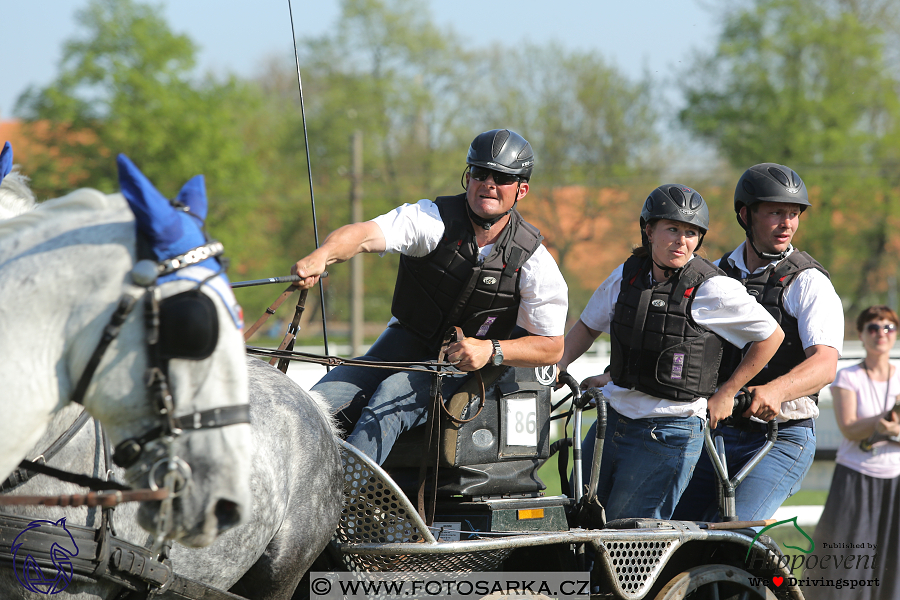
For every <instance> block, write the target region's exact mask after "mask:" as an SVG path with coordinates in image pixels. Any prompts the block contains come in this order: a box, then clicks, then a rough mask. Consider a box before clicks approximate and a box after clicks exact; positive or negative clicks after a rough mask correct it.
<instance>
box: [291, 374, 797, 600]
mask: <svg viewBox="0 0 900 600" xmlns="http://www.w3.org/2000/svg"><path fill="white" fill-rule="evenodd" d="M548 371H550V372H548ZM481 373H482V376H483V382H482V381H480V378H478V379H476V378H472V379H471V380H470V381H469V382H468V383H467V384H464V386H463V387H462V388H461V389H460V391H459V392H457V393H456V394H455V395H454V396H453V397H452V398H449V399H447V401H446V403H445V405H446V411H444V410H443V409H433V410H432V414H431V415H430V417H429V424H428V425H423V426H421V427H418V428H416V429H414V430H412V431H409V432H407V433H405V434H403V435H401V437H400V438H399V440H398V442H397V443H396V445H395V446H394V449H393V451H392V453H391V455H390V456H389V457H388V459H387V461H386V462H385V464H384V466H383V467H381V466H379V465H378V464H376V463H375V462H374V461H372V460H371V459H370V458H368V457H367V456H365V455H363V454H362V453H360V452H359V451H357V450H356V449H355V448H353V447H352V446H350V445H349V444H346V443H342V460H343V464H344V503H345V504H344V507H343V511H342V514H341V519H340V524H339V526H338V529H337V532H336V533H335V536H334V538H333V540H332V542H331V543H330V544H329V546H328V547H327V548H326V550H325V552H323V554H322V555H320V557H319V558H318V559H317V560H316V562H315V563H314V565H313V567H312V568H311V569H310V572H321V571H355V572H392V573H398V572H406V573H423V572H485V571H517V572H522V571H528V572H535V573H542V572H548V571H569V572H571V571H584V570H585V569H587V568H588V566H589V565H590V561H589V560H588V561H586V559H585V554H586V552H587V555H588V556H591V555H592V556H593V565H594V566H593V571H592V585H593V592H592V597H601V598H622V599H629V600H638V599H642V598H650V599H654V598H655V599H659V600H672V599H675V598H686V597H693V598H723V599H724V598H736V599H737V598H740V599H750V598H776V597H777V598H802V597H803V596H802V593H801V592H800V590H799V588H797V587H796V586H791V585H790V577H791V573H790V571H789V570H788V569H785V568H783V567H780V566H779V565H778V561H777V560H773V556H780V555H781V552H780V550H779V549H778V547H777V545H776V544H775V543H774V542H773V541H772V540H771V539H769V538H768V537H767V536H764V535H763V536H759V538H758V539H754V538H755V537H756V531H755V530H753V529H750V527H751V526H752V525H754V524H750V523H741V522H734V521H735V520H736V517H735V516H734V514H735V512H734V488H735V486H736V485H737V484H739V483H740V481H742V480H743V479H744V477H745V476H746V474H747V473H748V472H749V471H750V469H752V468H753V467H754V466H755V464H757V463H758V461H759V460H760V459H761V458H762V456H763V455H764V454H765V453H766V452H768V450H769V448H770V447H771V445H772V442H774V440H775V437H776V436H777V426H776V425H775V423H774V421H773V422H772V424H770V430H769V443H768V444H766V445H765V446H764V447H763V449H761V450H760V453H759V455H758V456H757V457H756V458H755V459H754V460H752V461H750V463H749V464H748V465H747V466H746V467H745V468H744V469H743V470H742V471H741V472H740V473H738V474H736V475H735V476H733V477H732V478H730V479H729V477H728V473H727V466H726V465H725V463H724V453H723V452H722V451H721V450H720V451H719V452H716V444H715V442H714V438H713V436H711V435H710V431H709V429H708V428H707V429H706V430H705V431H706V433H705V435H706V440H705V442H706V448H707V451H708V452H710V454H711V456H713V462H714V464H715V465H716V468H717V472H718V474H719V479H720V482H721V489H720V493H719V501H720V502H719V504H720V506H721V510H722V514H723V515H726V516H725V521H726V522H723V523H695V522H685V521H658V520H649V519H622V520H618V521H614V522H608V523H607V522H604V521H605V519H604V517H603V514H602V507H600V506H599V503H598V502H597V501H596V498H595V497H593V496H592V494H591V492H588V494H587V495H582V494H581V493H580V491H581V490H582V489H583V486H582V482H581V481H580V479H581V477H580V473H581V468H580V467H581V465H580V462H581V449H580V440H581V436H582V431H581V429H582V426H581V425H582V416H583V411H584V410H585V409H587V408H588V404H589V403H590V401H591V400H593V401H594V402H595V403H596V405H597V412H598V420H600V424H599V425H600V426H599V427H598V428H597V431H598V432H599V433H598V440H597V444H596V450H595V455H594V456H593V457H589V458H590V459H591V460H592V469H591V479H592V482H591V484H590V485H589V486H588V488H587V489H588V490H595V489H596V478H597V475H598V472H599V465H600V457H601V454H602V447H603V439H602V436H603V432H604V430H605V428H604V427H603V424H604V423H605V410H606V407H605V399H604V398H603V396H602V394H600V393H599V390H596V389H592V390H589V391H588V392H586V393H585V394H584V395H582V394H581V393H580V392H579V389H578V384H577V382H576V381H575V380H574V379H573V378H571V376H568V375H567V374H565V373H564V374H563V375H562V377H563V379H564V381H565V383H566V384H567V385H568V387H569V388H570V389H571V393H570V394H569V395H568V396H567V397H566V398H565V399H564V400H563V401H560V402H559V403H557V405H556V406H551V390H552V387H551V384H552V383H553V379H554V377H553V375H555V373H552V369H546V368H545V369H541V368H538V369H530V368H516V367H503V366H501V367H486V368H485V369H482V371H481ZM482 385H483V387H482ZM482 390H483V391H482ZM570 398H571V400H572V404H571V408H570V409H569V410H568V412H567V411H565V410H562V411H561V410H560V407H561V405H563V404H564V402H565V401H566V400H568V399H570ZM745 398H746V397H744V398H741V399H740V400H736V407H735V411H734V415H740V414H742V413H743V412H744V411H745V410H746V408H747V404H746V402H748V399H745ZM738 405H740V406H738ZM554 411H556V412H559V413H560V414H557V415H552V414H551V413H553V412H554ZM442 413H443V418H437V417H438V415H441V414H442ZM569 414H570V415H571V418H572V420H573V423H574V431H573V433H572V437H565V438H564V439H562V440H559V441H557V442H554V443H552V444H551V440H550V437H551V427H550V425H551V420H553V419H557V418H561V417H565V416H569ZM732 418H738V417H737V416H735V417H732ZM429 428H431V429H433V430H436V431H439V432H440V435H439V436H435V439H436V440H437V443H431V444H429ZM573 445H574V451H573V456H574V462H575V465H574V470H573V473H574V479H575V481H574V488H575V490H574V493H573V494H571V495H559V496H546V495H545V493H544V492H545V489H546V487H545V485H544V484H543V482H542V481H541V479H540V477H539V476H538V473H537V471H538V468H539V467H540V466H541V465H543V464H544V463H545V462H546V461H547V460H548V459H549V458H550V457H551V455H552V454H553V453H556V452H558V451H560V450H562V453H563V455H567V454H568V447H569V446H573ZM422 457H425V459H424V461H423V459H422ZM423 465H427V467H426V468H425V469H424V470H423ZM561 470H562V469H561ZM423 472H424V473H426V476H424V477H423V476H422V474H423ZM563 487H564V489H565V487H567V486H566V485H565V483H564V484H563ZM729 521H732V522H729ZM759 524H760V523H755V525H759ZM586 565H588V566H586ZM308 579H309V576H307V578H306V580H308ZM755 580H765V582H766V585H754V583H756V581H755ZM775 582H778V583H779V585H776V583H775ZM304 585H305V582H304V583H301V588H303V587H304ZM307 590H308V588H305V589H298V594H299V593H300V592H301V591H307Z"/></svg>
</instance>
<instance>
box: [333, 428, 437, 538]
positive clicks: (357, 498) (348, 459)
mask: <svg viewBox="0 0 900 600" xmlns="http://www.w3.org/2000/svg"><path fill="white" fill-rule="evenodd" d="M341 453H342V455H343V460H344V508H343V510H342V511H341V522H340V525H338V532H337V535H338V539H339V540H340V541H341V542H342V543H351V544H373V543H374V544H379V543H381V544H392V543H399V542H414V543H415V542H422V541H427V542H434V537H433V536H432V535H431V533H430V532H429V531H428V528H427V527H426V526H425V523H424V522H423V521H422V519H421V518H420V517H419V515H418V513H417V512H416V510H415V509H414V508H413V507H412V505H411V504H410V502H409V500H407V498H406V496H405V495H404V494H403V492H401V491H400V490H399V489H398V488H397V487H396V485H394V483H393V482H392V481H391V480H390V478H389V477H388V476H387V475H386V474H385V473H384V471H382V470H381V469H380V468H378V466H377V465H375V464H374V463H372V462H371V461H368V460H367V459H366V457H365V456H363V455H362V454H360V453H359V451H358V450H356V448H353V447H352V446H349V445H347V444H346V443H345V444H344V445H343V448H342V452H341Z"/></svg>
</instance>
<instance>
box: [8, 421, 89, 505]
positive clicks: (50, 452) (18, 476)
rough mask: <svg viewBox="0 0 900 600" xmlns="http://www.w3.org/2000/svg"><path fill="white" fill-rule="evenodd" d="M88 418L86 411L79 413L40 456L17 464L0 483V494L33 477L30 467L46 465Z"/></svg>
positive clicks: (32, 470) (33, 471) (34, 471)
mask: <svg viewBox="0 0 900 600" xmlns="http://www.w3.org/2000/svg"><path fill="white" fill-rule="evenodd" d="M90 418H91V416H90V415H89V414H88V413H87V412H86V411H81V414H80V415H78V418H77V419H75V421H73V422H72V424H71V425H69V428H68V429H66V431H65V432H63V434H62V435H60V436H59V437H58V438H56V441H54V442H53V443H52V444H50V446H49V447H48V448H47V449H46V450H45V451H44V452H43V453H42V454H41V455H39V456H38V457H36V458H35V459H34V460H33V461H30V460H29V461H24V460H23V461H22V462H21V463H19V467H18V468H17V469H16V470H15V471H13V472H12V473H10V475H9V477H7V478H6V481H4V482H2V483H0V494H2V493H3V492H8V491H9V490H12V489H15V488H17V487H19V486H20V485H22V484H23V483H25V482H26V481H28V480H29V479H31V478H32V477H34V476H35V474H36V473H37V471H36V470H35V469H33V468H30V467H32V466H33V465H40V464H46V463H48V462H49V461H50V459H51V458H53V457H54V456H56V454H57V453H58V452H59V451H60V450H61V449H62V447H63V446H65V445H66V444H68V443H69V440H71V439H72V438H73V437H75V434H77V433H78V432H79V431H81V428H82V427H84V424H85V423H87V422H88V421H89V420H90Z"/></svg>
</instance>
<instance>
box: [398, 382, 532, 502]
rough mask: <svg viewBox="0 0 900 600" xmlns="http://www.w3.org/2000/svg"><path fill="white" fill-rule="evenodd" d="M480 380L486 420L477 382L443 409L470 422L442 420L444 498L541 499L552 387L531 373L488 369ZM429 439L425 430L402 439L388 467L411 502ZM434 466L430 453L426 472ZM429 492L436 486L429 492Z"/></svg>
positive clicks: (441, 481)
mask: <svg viewBox="0 0 900 600" xmlns="http://www.w3.org/2000/svg"><path fill="white" fill-rule="evenodd" d="M482 377H483V379H484V383H485V400H484V407H483V409H482V410H481V412H480V413H479V412H478V409H479V407H480V406H481V387H480V384H478V382H477V381H476V380H475V378H472V379H470V380H469V381H468V382H466V384H464V385H463V387H462V388H461V389H460V391H459V392H457V393H456V394H455V395H454V396H453V397H452V398H450V399H449V400H447V402H446V404H445V405H446V406H447V410H448V411H449V412H450V413H451V414H452V415H454V416H457V417H459V418H460V419H462V420H466V422H463V423H458V422H454V421H453V420H451V419H450V418H449V417H447V415H442V419H441V443H440V467H439V469H438V495H439V496H453V495H459V496H465V497H469V498H472V497H480V496H504V495H510V494H516V495H539V493H540V492H541V491H543V490H544V489H546V486H545V485H544V483H543V482H542V481H541V480H540V478H539V477H538V475H537V469H538V467H540V466H541V464H542V463H543V461H544V460H546V459H547V458H548V457H549V455H550V387H548V386H547V385H543V384H542V383H540V382H538V379H537V374H536V371H535V369H530V368H522V367H503V366H501V367H487V368H485V369H482ZM476 414H477V416H474V415H476ZM473 416H474V418H473ZM468 419H471V420H468ZM426 438H427V427H426V426H422V427H417V428H416V429H414V430H412V431H410V432H408V433H405V434H403V435H402V436H400V439H399V440H398V441H397V443H396V444H395V445H394V448H393V450H392V451H391V454H390V456H389V457H388V459H387V461H386V462H385V464H384V468H385V470H386V471H387V472H388V473H390V475H391V477H392V478H393V479H394V480H395V481H396V482H397V483H398V484H399V485H400V487H401V488H402V489H404V490H405V491H407V494H409V493H410V492H411V491H412V490H414V489H415V488H416V486H417V482H418V468H419V466H420V463H421V461H422V456H423V453H425V452H426V450H427V448H426V445H427V444H426ZM434 462H435V461H434V455H433V451H432V454H431V456H430V457H429V460H428V464H429V465H434ZM429 473H430V471H429ZM431 487H433V479H431V482H430V484H429V486H428V487H427V488H426V489H431ZM412 497H415V493H413V494H412Z"/></svg>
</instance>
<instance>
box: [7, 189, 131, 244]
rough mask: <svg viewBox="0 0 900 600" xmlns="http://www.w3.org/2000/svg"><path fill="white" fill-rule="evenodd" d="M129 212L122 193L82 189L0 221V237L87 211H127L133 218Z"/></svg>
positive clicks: (68, 218)
mask: <svg viewBox="0 0 900 600" xmlns="http://www.w3.org/2000/svg"><path fill="white" fill-rule="evenodd" d="M7 179H9V175H7V176H6V179H4V180H3V185H5V184H6V181H7ZM0 199H2V197H0ZM127 209H128V204H127V203H126V202H125V198H124V197H123V196H122V194H108V195H107V194H104V193H103V192H100V191H98V190H95V189H91V188H81V189H78V190H75V191H74V192H71V193H69V194H66V195H65V196H62V197H61V198H54V199H53V200H47V201H45V202H41V203H40V204H35V205H34V206H33V207H32V210H27V211H25V212H23V213H21V214H19V215H13V216H15V218H7V219H5V220H3V219H2V218H0V236H3V235H4V234H11V233H13V232H15V231H27V230H28V229H30V228H31V227H34V226H37V225H39V224H41V223H47V222H49V221H51V220H56V219H64V220H71V219H73V218H74V217H76V216H78V215H79V214H83V213H84V212H86V211H94V212H97V211H103V212H111V211H122V210H126V211H127V214H128V215H130V216H132V218H133V215H132V213H131V211H128V210H127Z"/></svg>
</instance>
